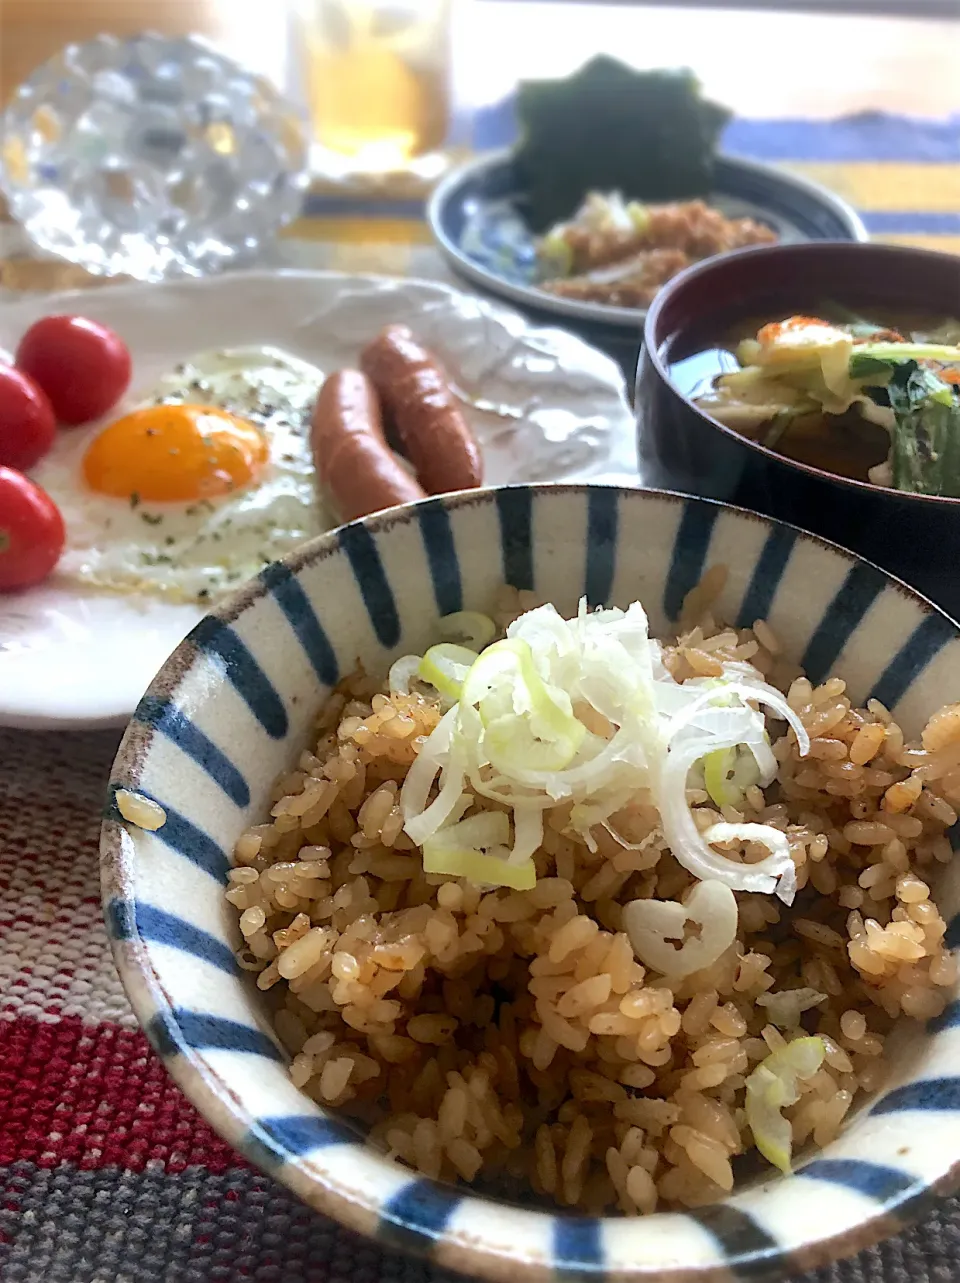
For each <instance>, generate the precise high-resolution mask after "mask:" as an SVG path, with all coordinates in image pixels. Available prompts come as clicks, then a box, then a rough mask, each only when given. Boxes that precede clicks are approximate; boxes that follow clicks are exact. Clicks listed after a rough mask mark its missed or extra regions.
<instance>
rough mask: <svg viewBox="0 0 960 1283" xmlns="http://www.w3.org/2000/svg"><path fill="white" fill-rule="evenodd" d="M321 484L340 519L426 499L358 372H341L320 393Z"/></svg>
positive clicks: (316, 432)
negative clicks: (398, 454) (390, 441)
mask: <svg viewBox="0 0 960 1283" xmlns="http://www.w3.org/2000/svg"><path fill="white" fill-rule="evenodd" d="M310 446H311V449H312V451H313V459H314V463H315V464H316V468H317V473H318V475H319V477H320V481H321V483H322V485H323V486H324V488H325V490H326V491H327V493H328V494H329V495H330V498H331V499H332V501H333V503H334V505H335V507H336V509H337V512H338V514H339V516H340V519H341V520H342V521H352V520H353V519H354V518H355V517H366V516H368V515H369V514H370V513H371V512H380V511H381V510H382V509H383V508H392V507H393V506H394V504H398V503H410V502H412V500H414V499H422V498H424V490H423V487H422V486H420V485H419V484H418V483H417V482H416V481H415V480H414V478H413V477H411V476H410V474H409V472H407V470H406V469H405V468H404V466H403V464H402V463H401V462H400V461H399V459H397V457H396V456H395V455H394V454H392V453H391V451H390V447H389V446H388V445H387V442H386V439H385V437H384V435H383V423H382V420H381V415H380V404H379V402H378V400H377V394H376V390H375V389H374V387H373V384H372V383H371V382H370V380H369V379H368V378H367V377H366V375H364V374H361V373H360V371H359V370H339V371H338V372H337V373H336V374H331V375H330V377H329V378H328V379H327V380H326V381H325V382H324V384H323V387H322V388H321V389H320V395H319V397H318V398H317V403H316V405H315V406H314V408H313V419H312V421H311V425H310Z"/></svg>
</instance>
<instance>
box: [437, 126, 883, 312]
mask: <svg viewBox="0 0 960 1283" xmlns="http://www.w3.org/2000/svg"><path fill="white" fill-rule="evenodd" d="M515 155H516V151H515V149H514V148H513V147H501V148H500V149H498V150H497V151H491V152H484V153H483V154H482V155H481V156H477V157H475V158H474V159H472V160H468V161H466V162H465V163H464V164H462V165H458V166H457V167H456V168H455V169H452V170H451V171H450V173H449V174H447V175H446V176H445V177H444V178H442V179H441V181H440V182H439V183H438V184H437V186H436V187H435V188H434V189H433V191H432V192H431V193H430V196H429V198H428V200H427V205H426V216H427V225H428V226H429V228H430V230H431V232H432V233H433V235H434V237H435V238H436V240H437V243H438V245H439V246H440V249H441V251H442V252H443V253H444V254H445V255H446V257H447V258H448V259H450V261H451V262H452V263H454V264H455V265H456V266H457V268H458V269H459V270H460V271H461V272H462V273H463V275H464V276H466V277H467V278H468V279H469V280H471V281H473V282H474V284H477V285H481V286H485V287H486V288H488V289H490V290H492V291H493V292H494V293H497V294H500V295H501V296H502V297H504V298H509V299H511V300H512V301H513V302H515V303H520V304H523V305H524V306H526V307H531V308H539V309H540V310H541V311H542V312H546V313H549V314H551V315H554V316H567V317H570V318H571V320H576V321H589V322H592V323H596V324H601V325H605V326H609V327H610V328H614V329H618V330H634V331H635V330H638V329H640V330H642V328H643V322H644V318H645V317H646V316H647V315H648V314H649V311H650V306H651V305H648V306H647V307H614V306H612V305H611V304H608V303H583V302H580V301H579V300H577V299H569V298H563V297H562V296H561V295H559V294H550V293H549V292H548V291H546V290H539V289H537V288H536V287H535V286H533V285H518V284H516V283H515V282H513V281H508V280H506V279H505V278H504V277H502V276H498V275H497V273H496V272H492V271H490V270H489V269H488V268H485V267H480V266H478V264H476V263H474V261H473V259H471V258H470V257H469V255H467V254H466V253H465V252H464V250H463V249H462V248H461V246H460V245H459V243H458V242H457V241H455V240H453V239H452V238H451V237H450V236H448V235H447V232H446V229H445V228H444V226H443V213H444V211H445V209H446V207H447V205H448V204H449V202H450V200H451V198H452V197H453V196H454V194H456V193H458V192H459V190H460V188H461V187H462V186H463V184H464V183H465V182H466V181H467V180H469V179H471V178H474V177H475V176H476V175H477V174H483V173H485V172H486V171H487V170H490V169H496V168H497V167H498V166H500V165H507V164H509V163H510V161H512V160H513V159H514V157H515ZM717 159H718V160H722V161H723V162H724V163H725V164H732V165H736V166H738V167H739V168H740V169H743V170H745V171H746V172H747V173H751V174H765V175H768V176H769V175H770V174H771V173H773V174H774V175H775V176H776V178H777V179H778V180H780V181H782V183H783V185H784V186H785V187H792V188H794V189H795V190H797V191H800V192H803V193H804V195H806V196H809V197H812V198H816V199H817V200H818V201H819V202H820V203H821V204H822V205H825V206H828V207H829V208H830V210H831V212H832V213H833V214H834V215H835V217H836V218H838V219H839V220H840V221H841V222H843V223H844V224H845V225H846V226H847V227H848V228H849V230H850V236H851V239H850V240H849V241H830V242H823V241H812V242H808V243H810V244H814V245H819V244H837V245H856V244H862V243H864V242H867V241H869V239H870V233H869V232H868V231H867V229H866V226H865V225H864V222H863V220H862V219H861V217H860V215H859V214H858V213H857V211H856V210H855V209H854V208H853V206H852V205H850V204H848V203H847V201H845V200H844V199H843V197H842V196H838V195H837V194H836V192H832V191H830V190H829V188H826V187H824V186H822V185H821V184H820V183H818V182H815V181H814V180H813V179H812V178H805V177H803V175H801V174H792V173H790V172H789V171H787V170H785V169H782V168H781V167H779V166H777V165H771V164H769V163H767V162H765V161H760V160H747V159H746V158H745V157H741V156H728V155H726V154H725V153H720V154H719V155H718V157H717ZM504 199H506V198H504ZM721 257H726V255H723V256H721ZM704 261H706V262H709V261H710V260H709V259H708V260H704ZM665 288H666V287H665V286H663V287H661V290H660V291H658V296H659V293H662V291H663V289H665Z"/></svg>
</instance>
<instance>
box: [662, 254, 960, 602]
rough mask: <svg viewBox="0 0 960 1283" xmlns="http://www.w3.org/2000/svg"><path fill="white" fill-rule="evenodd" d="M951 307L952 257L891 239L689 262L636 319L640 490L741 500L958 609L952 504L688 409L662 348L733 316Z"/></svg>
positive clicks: (690, 346) (955, 262)
mask: <svg viewBox="0 0 960 1283" xmlns="http://www.w3.org/2000/svg"><path fill="white" fill-rule="evenodd" d="M828 299H829V300H833V301H835V302H836V303H839V304H841V305H843V306H845V307H849V308H851V309H854V310H859V311H862V312H864V313H869V311H870V309H871V308H874V309H881V308H882V309H883V311H884V314H885V315H888V314H890V313H891V312H892V313H893V314H894V315H895V314H896V311H897V310H898V309H903V310H905V311H910V312H922V313H926V314H928V315H943V316H956V315H957V313H958V312H960V257H958V256H955V255H952V254H938V253H935V252H933V251H930V250H920V249H909V248H906V247H901V246H895V245H852V244H827V245H812V244H808V245H774V246H768V247H764V248H761V249H752V250H741V251H740V252H738V253H736V254H726V255H723V256H721V257H719V258H714V259H710V260H708V261H707V262H704V263H699V264H697V265H696V266H695V267H692V268H689V269H688V270H687V271H686V272H684V273H682V274H681V275H680V276H678V277H676V278H675V279H674V280H673V281H670V282H669V284H667V285H666V286H664V288H663V289H662V290H661V292H660V294H659V295H658V296H657V298H656V299H655V300H654V302H653V304H652V306H651V307H650V310H649V312H648V314H647V319H646V326H645V329H644V342H643V351H642V354H641V359H640V368H639V372H638V378H637V413H638V422H639V425H640V427H639V455H640V468H641V474H642V476H643V478H644V481H645V482H646V484H648V485H656V486H663V487H666V488H671V489H678V490H684V491H687V492H688V493H690V494H698V495H705V496H707V497H709V498H712V499H722V500H725V501H727V502H729V503H736V504H741V505H743V506H744V507H748V508H753V509H754V510H755V511H758V512H763V513H766V514H768V515H769V516H772V517H779V518H780V519H781V520H784V521H790V522H793V523H795V524H796V525H799V526H803V527H806V528H807V529H808V530H813V531H815V532H816V533H818V534H821V535H824V536H825V537H826V538H828V539H833V540H835V541H836V542H837V543H840V544H844V545H846V547H848V548H851V549H853V550H854V551H855V552H858V553H859V554H860V555H861V556H864V557H868V558H870V560H872V561H875V562H878V563H879V564H880V565H881V566H883V567H884V568H885V569H887V570H890V571H893V572H894V573H895V574H897V575H900V576H901V577H902V578H903V579H906V580H907V582H908V583H912V584H914V585H915V586H916V587H917V588H919V589H920V591H921V592H924V593H926V594H927V596H929V597H931V598H933V600H934V601H936V602H938V603H939V604H940V605H942V606H943V607H944V608H945V609H946V610H948V611H950V613H951V614H952V615H953V616H954V617H955V618H957V617H960V569H958V567H960V500H958V499H941V498H937V497H934V496H929V495H912V494H902V493H901V492H899V491H897V490H888V489H885V488H883V487H880V486H873V485H869V484H867V483H866V482H863V481H853V480H850V479H848V478H846V477H841V476H837V475H835V474H833V473H829V472H825V471H822V470H821V469H819V468H815V467H812V466H810V465H807V464H802V463H796V462H794V461H793V460H792V459H787V458H785V457H784V456H783V455H780V454H777V453H775V452H774V451H772V450H768V449H766V448H765V447H764V446H762V445H760V444H759V443H758V442H755V441H750V440H748V439H747V438H746V437H743V436H740V435H739V434H738V433H736V432H733V431H732V430H731V429H730V428H727V427H724V426H723V425H722V424H720V423H718V422H717V421H716V420H715V419H712V418H710V416H709V415H707V414H706V413H704V412H703V411H702V410H700V409H698V408H697V407H696V406H695V405H693V404H692V402H691V401H690V400H689V399H688V398H687V397H686V396H685V395H684V394H683V392H682V391H681V390H680V388H679V387H678V386H677V385H676V384H675V383H674V381H673V380H672V379H671V376H670V372H669V368H668V361H667V349H668V347H669V349H670V351H671V352H673V353H677V354H681V353H684V352H685V350H689V351H693V350H695V349H696V348H697V347H705V346H710V345H711V341H712V342H716V339H717V337H718V336H719V335H722V334H725V333H728V332H729V331H730V329H731V328H732V327H736V325H737V323H738V322H739V321H744V322H745V323H747V322H753V323H754V325H753V328H755V325H756V320H757V319H758V318H769V319H771V320H773V319H778V318H781V317H783V316H789V315H790V314H791V313H796V312H804V311H813V312H814V313H816V309H817V306H818V305H819V304H822V303H823V302H824V300H828Z"/></svg>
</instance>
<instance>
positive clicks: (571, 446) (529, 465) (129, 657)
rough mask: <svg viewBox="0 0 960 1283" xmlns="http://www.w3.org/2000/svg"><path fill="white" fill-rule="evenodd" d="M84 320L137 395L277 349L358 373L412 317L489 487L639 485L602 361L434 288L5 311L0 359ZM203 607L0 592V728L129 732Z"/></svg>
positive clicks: (166, 291)
mask: <svg viewBox="0 0 960 1283" xmlns="http://www.w3.org/2000/svg"><path fill="white" fill-rule="evenodd" d="M55 312H79V313H82V314H83V315H86V316H90V317H93V318H94V319H96V320H98V321H102V322H104V323H105V324H107V325H110V326H112V327H113V328H114V329H115V330H116V331H117V332H118V333H119V334H121V335H122V336H123V338H124V339H125V340H126V341H127V343H128V345H129V347H130V350H131V352H132V354H133V361H134V379H133V386H132V391H133V394H134V395H135V394H136V392H137V391H138V390H139V389H143V388H146V387H149V386H150V384H151V383H152V382H153V381H154V380H155V379H156V378H157V376H158V375H160V374H161V373H162V372H163V371H164V370H166V369H169V367H170V366H172V365H175V364H176V363H177V362H178V361H182V360H183V359H184V358H186V357H188V356H190V355H191V354H192V353H195V352H198V351H201V350H203V349H205V348H211V347H226V346H235V345H241V344H250V343H270V344H273V345H275V346H277V347H282V348H286V349H287V350H288V351H290V352H293V353H294V354H295V355H297V356H300V357H303V358H304V359H306V360H308V361H313V362H314V363H315V364H317V365H319V366H320V367H321V369H323V370H325V371H328V372H329V371H333V370H335V369H339V368H342V367H343V366H345V365H355V364H356V361H357V358H358V356H359V351H360V348H361V347H362V346H363V344H364V343H365V342H366V341H367V340H368V339H370V338H371V337H372V336H373V335H374V334H376V332H377V331H378V330H379V329H380V328H381V326H383V325H385V324H388V323H389V322H391V321H406V322H408V323H409V324H411V325H412V326H413V328H414V329H415V330H416V332H417V334H418V336H419V337H421V338H422V339H423V340H424V342H425V343H427V345H428V346H429V347H430V348H432V349H433V350H434V351H435V352H436V353H437V354H438V355H439V356H440V357H441V358H442V359H443V360H444V362H445V364H446V365H447V368H448V370H449V373H450V375H451V378H452V379H453V381H454V382H455V384H456V385H457V387H458V389H459V390H460V391H461V392H462V393H463V394H464V396H465V397H466V398H467V405H466V411H467V415H468V418H469V419H470V421H471V423H472V425H473V427H474V430H475V431H476V433H477V436H478V438H479V440H480V443H481V446H482V449H483V455H484V465H485V470H486V481H487V482H488V483H489V484H491V485H497V484H502V483H505V482H511V481H570V480H587V479H592V480H597V481H611V482H613V481H619V482H626V483H627V484H630V483H633V484H636V480H637V463H636V445H635V438H634V425H633V415H632V413H631V411H630V409H629V407H628V405H627V401H626V396H625V388H624V382H623V376H622V374H621V373H620V370H619V369H618V367H617V366H616V365H615V364H614V362H613V361H611V360H610V359H609V358H608V357H606V356H603V355H602V354H601V353H600V352H597V351H595V350H594V349H593V348H590V347H587V346H586V344H584V343H582V342H581V341H580V340H578V339H576V338H573V337H572V336H571V335H569V334H564V333H562V332H561V331H559V330H538V329H532V328H531V327H530V326H529V325H528V324H527V322H525V321H524V320H523V319H522V318H521V317H520V316H518V315H517V314H516V313H514V312H511V311H508V310H506V309H504V308H502V307H498V306H494V305H491V304H488V303H484V302H481V301H480V300H478V299H475V298H471V297H469V296H468V295H465V294H460V293H458V292H457V291H455V290H451V289H449V288H447V287H446V286H444V285H439V284H434V283H432V282H429V281H412V280H391V279H388V278H386V277H375V276H345V275H342V274H341V273H336V272H271V273H266V272H247V273H237V274H235V275H229V276H223V277H218V278H211V279H203V280H195V281H183V282H172V283H170V284H164V285H129V286H126V285H120V286H112V287H108V288H106V289H103V290H96V291H81V292H70V293H63V294H53V295H46V296H44V297H43V298H30V299H26V300H21V301H19V302H16V303H10V304H7V305H5V306H0V348H10V349H13V348H15V347H16V345H17V341H18V339H19V337H20V335H21V334H22V333H23V331H24V330H25V329H26V327H27V326H28V325H29V324H30V323H31V322H32V321H34V320H36V319H37V318H38V317H40V316H46V315H49V314H50V313H55ZM201 613H202V612H201V611H200V609H199V608H198V607H192V606H174V605H170V604H168V603H165V602H162V601H156V600H148V599H144V598H140V597H132V596H119V595H112V594H110V595H108V594H105V593H96V592H87V591H83V590H81V589H79V588H77V587H76V586H74V585H70V584H65V583H58V582H57V579H56V576H54V577H52V578H51V579H50V580H48V581H47V583H46V584H44V585H42V586H40V587H38V588H34V589H31V590H29V591H28V592H23V593H10V594H3V595H0V725H6V726H20V727H28V728H37V729H43V728H61V729H80V728H82V727H95V726H112V725H120V724H122V723H123V722H125V721H126V720H127V719H128V718H129V716H130V714H131V713H132V712H133V710H134V708H135V707H136V705H137V702H138V700H139V698H140V695H141V694H142V693H143V691H144V690H145V688H146V687H147V685H148V683H149V681H150V679H151V678H152V676H153V674H154V673H155V672H156V670H157V669H158V668H159V667H160V665H161V663H162V662H163V660H164V659H165V658H166V656H167V655H168V654H169V653H170V651H171V650H172V649H173V648H174V646H175V645H176V644H177V643H178V642H179V641H180V640H181V638H182V637H183V636H184V635H185V634H186V633H187V632H188V631H189V629H190V628H191V627H192V626H193V624H194V623H195V622H196V621H197V620H198V619H199V618H200V616H201Z"/></svg>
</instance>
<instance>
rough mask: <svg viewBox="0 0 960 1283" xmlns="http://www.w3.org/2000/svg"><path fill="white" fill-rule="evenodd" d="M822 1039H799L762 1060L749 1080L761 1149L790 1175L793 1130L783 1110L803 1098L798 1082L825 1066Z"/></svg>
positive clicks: (749, 1105) (750, 1113) (750, 1116)
mask: <svg viewBox="0 0 960 1283" xmlns="http://www.w3.org/2000/svg"><path fill="white" fill-rule="evenodd" d="M825 1055H826V1046H825V1044H824V1041H823V1039H822V1038H816V1037H814V1038H796V1039H795V1040H794V1041H793V1042H791V1043H788V1044H787V1046H786V1047H781V1048H780V1050H779V1051H774V1052H771V1054H770V1055H769V1056H767V1058H766V1059H765V1060H761V1062H760V1064H759V1065H757V1067H756V1069H754V1071H753V1073H752V1074H751V1075H750V1076H749V1078H748V1079H747V1094H746V1102H745V1104H746V1115H747V1122H748V1124H749V1126H750V1130H751V1131H752V1132H753V1139H754V1141H755V1142H756V1146H757V1149H759V1151H760V1153H761V1154H762V1155H763V1156H764V1158H765V1159H767V1161H768V1162H770V1163H772V1164H773V1165H774V1167H779V1169H780V1171H781V1172H783V1173H784V1175H786V1176H789V1175H790V1160H791V1158H792V1156H793V1128H792V1127H791V1125H790V1122H789V1120H788V1119H786V1118H784V1116H783V1110H784V1109H786V1108H788V1107H789V1106H790V1105H795V1104H796V1103H797V1101H798V1100H799V1099H800V1088H799V1087H798V1086H797V1083H798V1080H800V1079H804V1080H805V1079H807V1078H812V1077H813V1075H814V1074H815V1073H816V1072H817V1071H818V1070H819V1068H820V1066H821V1065H822V1064H823V1059H824V1056H825Z"/></svg>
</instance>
